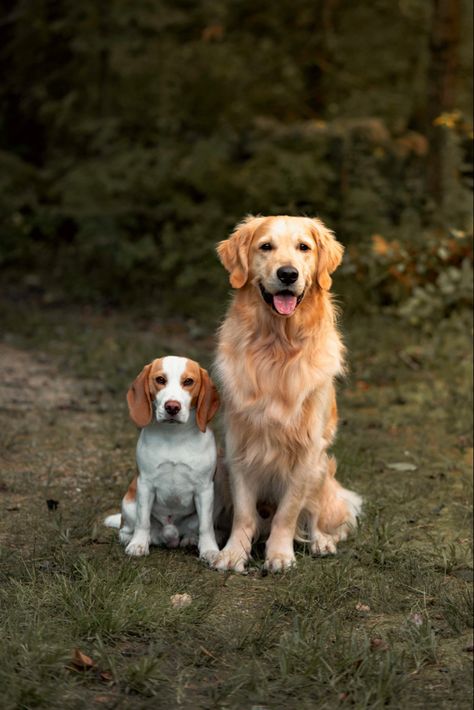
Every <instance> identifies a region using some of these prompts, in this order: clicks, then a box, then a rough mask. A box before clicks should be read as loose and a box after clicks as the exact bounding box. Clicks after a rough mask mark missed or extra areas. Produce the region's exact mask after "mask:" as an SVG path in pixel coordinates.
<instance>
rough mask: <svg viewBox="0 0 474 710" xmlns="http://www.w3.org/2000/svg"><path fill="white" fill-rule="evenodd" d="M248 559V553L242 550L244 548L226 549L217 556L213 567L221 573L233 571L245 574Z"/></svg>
mask: <svg viewBox="0 0 474 710" xmlns="http://www.w3.org/2000/svg"><path fill="white" fill-rule="evenodd" d="M248 558H249V556H248V554H247V552H245V550H242V548H237V549H236V548H235V547H224V549H223V550H221V551H220V552H218V553H217V554H216V556H215V558H214V560H213V561H212V562H211V567H212V568H213V569H217V570H219V572H225V571H226V570H232V571H233V572H240V573H242V572H245V567H246V565H247V561H248Z"/></svg>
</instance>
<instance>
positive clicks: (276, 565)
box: [265, 475, 306, 572]
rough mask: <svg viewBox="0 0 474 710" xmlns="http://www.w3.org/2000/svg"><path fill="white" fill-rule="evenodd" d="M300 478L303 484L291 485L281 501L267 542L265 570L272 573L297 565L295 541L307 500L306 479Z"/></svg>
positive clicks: (296, 477)
mask: <svg viewBox="0 0 474 710" xmlns="http://www.w3.org/2000/svg"><path fill="white" fill-rule="evenodd" d="M294 478H295V479H298V478H300V480H301V481H303V482H302V483H301V484H298V485H295V484H294V483H289V485H288V488H287V489H286V491H285V493H284V494H283V496H282V497H281V499H280V503H279V505H278V508H277V511H276V513H275V516H274V518H273V521H272V527H271V531H270V537H269V538H268V540H267V545H266V553H265V569H268V570H269V571H270V572H282V571H283V570H285V569H289V568H290V567H292V566H293V565H294V564H295V563H296V560H295V552H294V546H293V540H294V538H295V532H296V525H297V522H298V517H299V515H300V513H301V510H302V508H303V504H304V500H305V488H306V486H305V483H304V480H305V478H304V477H303V475H302V476H301V477H298V476H296V475H295V477H294Z"/></svg>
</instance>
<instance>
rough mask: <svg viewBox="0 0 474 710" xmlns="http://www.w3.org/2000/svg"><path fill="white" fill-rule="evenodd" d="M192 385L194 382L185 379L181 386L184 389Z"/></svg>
mask: <svg viewBox="0 0 474 710" xmlns="http://www.w3.org/2000/svg"><path fill="white" fill-rule="evenodd" d="M193 384H194V380H193V378H192V377H186V379H185V380H184V382H183V385H184V386H185V387H191V385H193Z"/></svg>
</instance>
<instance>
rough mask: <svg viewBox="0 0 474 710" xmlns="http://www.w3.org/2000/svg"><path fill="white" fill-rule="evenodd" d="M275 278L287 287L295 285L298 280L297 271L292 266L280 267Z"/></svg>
mask: <svg viewBox="0 0 474 710" xmlns="http://www.w3.org/2000/svg"><path fill="white" fill-rule="evenodd" d="M277 276H278V278H279V279H280V281H281V282H282V283H284V284H286V285H287V286H288V285H289V284H293V283H295V281H296V279H297V278H298V270H297V269H295V267H294V266H280V268H279V269H278V271H277Z"/></svg>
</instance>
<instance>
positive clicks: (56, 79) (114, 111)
mask: <svg viewBox="0 0 474 710" xmlns="http://www.w3.org/2000/svg"><path fill="white" fill-rule="evenodd" d="M336 5H337V11H336ZM466 13H467V10H466ZM469 18H470V15H469V14H468V13H467V14H466V24H467V25H469V22H470V19H469ZM430 22H431V13H430V11H429V9H428V6H427V5H426V3H424V2H422V1H421V0H405V1H404V2H402V3H393V2H390V1H389V0H377V2H368V1H364V2H362V3H356V4H350V3H346V4H339V3H309V2H307V0H297V2H291V3H289V2H281V3H278V5H277V6H275V4H274V3H270V2H269V0H265V2H263V3H259V4H258V6H256V5H255V3H251V2H249V1H248V0H239V1H238V2H235V3H227V4H225V3H221V2H217V0H201V2H199V3H191V4H190V3H189V2H187V0H179V1H178V2H171V0H160V1H159V2H152V1H151V0H145V2H141V3H138V4H130V3H128V2H126V1H125V0H112V2H110V3H107V4H105V5H104V4H102V5H100V4H99V5H97V3H95V2H92V0H85V2H82V3H80V4H79V5H78V4H77V3H72V2H70V0H60V2H55V3H52V2H50V0H35V2H33V3H26V4H25V3H18V2H15V0H12V2H11V3H10V14H9V15H8V16H7V19H6V21H5V23H4V24H2V25H1V27H0V45H1V49H0V67H1V68H2V76H3V77H4V81H3V83H2V87H1V88H0V98H1V102H2V110H1V112H0V151H2V152H0V237H1V242H0V264H1V265H2V266H3V267H4V268H6V269H7V271H8V272H10V273H11V274H13V275H15V277H16V278H17V276H18V272H19V271H21V272H23V274H25V273H26V274H27V277H26V281H27V282H29V281H31V274H35V276H34V278H33V281H34V282H35V283H36V284H37V285H39V286H40V287H41V288H42V289H43V290H44V291H46V292H49V291H53V292H54V290H55V289H56V290H58V291H60V292H62V293H65V294H67V295H68V296H69V297H72V298H80V299H85V300H87V299H91V298H94V297H101V298H104V297H105V298H106V299H108V300H114V301H117V300H127V301H128V300H130V299H135V298H139V299H143V294H144V293H146V294H148V295H149V297H150V299H151V298H152V297H158V301H159V303H160V307H161V309H162V310H173V311H174V312H175V311H176V309H178V310H179V311H181V312H183V313H185V314H187V315H194V314H196V313H197V312H199V311H200V310H203V309H207V310H212V309H214V308H215V307H216V306H215V304H216V303H221V301H222V297H223V296H224V294H225V292H226V290H227V283H226V278H225V275H224V274H223V272H222V269H221V268H220V266H219V265H218V263H217V259H216V257H215V254H214V244H215V243H216V242H217V241H218V240H219V239H222V238H223V237H224V236H225V235H226V234H227V233H228V231H229V230H230V229H231V227H232V225H233V224H234V223H235V222H236V221H238V220H239V219H241V218H242V216H243V215H244V214H245V213H247V212H256V213H269V214H276V213H289V214H315V215H319V216H321V217H322V218H323V219H325V220H326V221H328V223H329V224H330V225H331V227H333V228H335V229H336V230H337V232H338V235H339V237H340V239H341V240H342V241H343V242H344V243H346V244H357V245H360V246H361V248H362V249H365V248H366V245H367V244H368V238H369V236H370V235H371V234H373V233H382V234H386V233H389V232H390V233H392V232H394V231H396V230H397V229H398V230H399V232H400V234H399V236H397V238H398V239H400V241H403V239H404V234H403V232H404V231H406V228H407V225H408V227H409V229H410V231H411V232H415V231H419V232H420V233H421V231H423V230H425V229H426V228H427V227H428V226H430V225H432V224H433V223H443V224H447V225H448V226H449V227H453V228H456V229H466V221H468V220H469V213H470V209H469V208H467V201H466V195H467V194H468V193H467V192H466V190H465V186H464V182H463V181H464V177H463V176H464V175H465V174H466V156H467V152H466V151H467V147H466V146H467V142H466V139H465V138H464V139H463V140H462V141H461V140H460V138H459V136H458V135H457V133H456V132H455V131H452V130H451V129H449V128H446V127H440V129H439V130H443V131H446V135H447V140H446V151H445V153H446V155H445V160H444V163H443V165H444V174H443V191H444V200H443V204H441V205H434V204H433V200H432V199H431V197H430V194H429V190H428V187H427V170H428V166H429V146H428V142H427V138H426V136H427V135H428V133H429V132H430V130H431V128H430V126H429V125H427V124H426V118H424V117H423V116H424V114H425V113H426V110H425V109H426V107H425V105H424V102H425V97H426V95H427V92H428V88H429V87H428V82H429V71H428V64H429V28H430ZM466 41H467V40H466V39H464V44H463V47H464V45H465V44H466ZM470 61H471V60H470V59H469V58H468V57H467V55H466V53H465V52H464V50H463V52H461V69H462V72H464V75H466V74H467V69H468V68H469V62H470ZM459 106H460V113H459V116H460V117H462V112H464V113H466V114H467V113H468V112H469V106H470V95H469V90H468V89H466V88H465V87H464V85H463V87H462V91H461V93H460V97H459ZM461 120H462V118H460V119H459V121H458V123H460V122H461ZM467 170H469V168H467ZM461 203H462V204H461ZM368 258H370V253H369V255H368V256H367V259H368ZM23 278H24V277H23ZM50 297H51V298H53V297H54V293H53V295H51V294H50Z"/></svg>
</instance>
